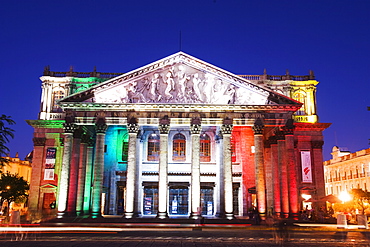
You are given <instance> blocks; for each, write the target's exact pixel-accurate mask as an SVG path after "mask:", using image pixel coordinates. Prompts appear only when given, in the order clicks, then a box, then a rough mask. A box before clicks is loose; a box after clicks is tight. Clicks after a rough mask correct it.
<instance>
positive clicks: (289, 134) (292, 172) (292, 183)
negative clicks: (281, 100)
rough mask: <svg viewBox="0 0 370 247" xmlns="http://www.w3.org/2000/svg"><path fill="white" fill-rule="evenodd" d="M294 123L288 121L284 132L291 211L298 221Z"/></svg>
mask: <svg viewBox="0 0 370 247" xmlns="http://www.w3.org/2000/svg"><path fill="white" fill-rule="evenodd" d="M292 121H293V120H288V123H287V124H286V125H285V127H284V132H285V147H286V162H287V168H288V181H289V209H290V214H291V216H292V217H293V218H294V219H297V220H298V211H299V207H298V189H297V166H296V159H295V155H294V134H293V131H294V125H293V122H292Z"/></svg>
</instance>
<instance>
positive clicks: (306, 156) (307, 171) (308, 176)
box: [301, 151, 312, 183]
mask: <svg viewBox="0 0 370 247" xmlns="http://www.w3.org/2000/svg"><path fill="white" fill-rule="evenodd" d="M301 162H302V182H303V183H312V169H311V152H310V151H301Z"/></svg>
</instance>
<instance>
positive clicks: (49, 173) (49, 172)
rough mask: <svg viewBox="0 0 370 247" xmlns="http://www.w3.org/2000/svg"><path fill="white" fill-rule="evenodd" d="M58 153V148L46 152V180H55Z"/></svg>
mask: <svg viewBox="0 0 370 247" xmlns="http://www.w3.org/2000/svg"><path fill="white" fill-rule="evenodd" d="M56 152H57V149H56V148H48V149H47V150H46V160H45V170H44V180H54V169H55V159H56Z"/></svg>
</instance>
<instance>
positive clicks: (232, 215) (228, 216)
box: [225, 213, 235, 220]
mask: <svg viewBox="0 0 370 247" xmlns="http://www.w3.org/2000/svg"><path fill="white" fill-rule="evenodd" d="M225 218H226V219H228V220H232V219H235V216H234V214H233V213H225Z"/></svg>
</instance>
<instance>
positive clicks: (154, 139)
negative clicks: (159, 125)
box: [148, 133, 160, 161]
mask: <svg viewBox="0 0 370 247" xmlns="http://www.w3.org/2000/svg"><path fill="white" fill-rule="evenodd" d="M159 141H160V139H159V136H158V135H157V134H155V133H153V134H150V135H149V137H148V161H158V160H159Z"/></svg>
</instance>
